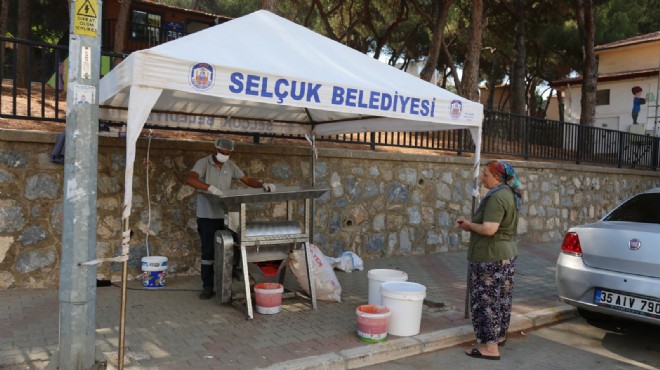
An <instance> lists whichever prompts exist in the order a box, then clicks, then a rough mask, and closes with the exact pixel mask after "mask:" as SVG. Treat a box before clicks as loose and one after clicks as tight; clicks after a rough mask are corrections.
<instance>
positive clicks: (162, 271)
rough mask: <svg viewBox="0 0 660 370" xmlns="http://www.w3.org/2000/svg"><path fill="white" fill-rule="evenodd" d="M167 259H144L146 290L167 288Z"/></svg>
mask: <svg viewBox="0 0 660 370" xmlns="http://www.w3.org/2000/svg"><path fill="white" fill-rule="evenodd" d="M166 270H167V257H161V256H153V257H142V285H143V286H144V287H145V288H161V287H164V286H165V278H166V277H167V271H166Z"/></svg>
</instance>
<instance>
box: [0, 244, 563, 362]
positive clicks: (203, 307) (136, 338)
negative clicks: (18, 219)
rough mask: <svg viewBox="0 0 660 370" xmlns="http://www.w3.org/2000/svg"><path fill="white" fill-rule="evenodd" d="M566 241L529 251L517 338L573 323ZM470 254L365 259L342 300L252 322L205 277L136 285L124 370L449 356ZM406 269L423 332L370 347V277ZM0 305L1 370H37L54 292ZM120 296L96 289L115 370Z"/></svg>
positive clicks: (515, 320) (53, 326)
mask: <svg viewBox="0 0 660 370" xmlns="http://www.w3.org/2000/svg"><path fill="white" fill-rule="evenodd" d="M559 245H560V243H558V242H557V243H543V244H522V245H521V246H520V252H521V254H520V257H519V259H518V262H517V270H516V280H515V287H514V305H513V316H512V323H511V331H521V330H527V329H530V328H533V327H537V326H540V325H545V324H549V323H552V322H555V321H558V320H563V319H566V318H569V317H573V316H574V315H575V311H574V309H573V308H572V307H570V306H566V305H564V304H562V303H561V302H560V301H559V299H558V298H557V294H556V289H555V282H554V271H555V261H556V258H557V255H558V253H559ZM465 255H466V253H465V252H452V253H441V254H434V255H425V256H409V257H391V258H383V259H378V260H367V261H365V269H364V271H355V272H352V273H346V272H342V271H336V274H337V278H338V279H339V281H340V283H341V286H342V302H341V303H337V302H327V301H318V309H317V310H312V309H311V308H310V304H309V302H308V301H306V300H303V299H298V298H291V299H285V300H284V302H283V305H282V309H283V311H282V312H280V313H279V314H275V315H260V314H256V313H255V317H254V319H253V320H249V321H248V320H246V318H245V313H244V312H243V311H241V310H239V309H237V308H236V307H232V306H218V305H217V304H216V303H215V300H209V301H200V300H199V299H198V298H197V295H198V291H197V290H198V289H199V287H200V280H199V276H194V277H171V278H170V279H169V280H168V286H167V287H164V288H161V289H152V290H147V289H143V288H141V287H140V284H139V282H138V281H132V282H130V284H129V291H128V300H127V324H126V350H125V353H126V356H125V368H126V369H254V368H268V369H314V368H318V369H346V368H357V367H361V366H367V365H372V364H376V363H379V362H384V361H388V360H392V359H397V358H401V357H406V356H411V355H416V354H420V353H423V352H428V351H433V350H436V349H440V348H446V347H449V346H453V345H456V344H460V343H464V342H468V341H471V340H473V339H474V334H473V333H472V326H471V322H470V320H469V319H464V313H463V307H464V299H465V279H466V269H467V262H466V260H465ZM374 268H387V269H400V270H403V271H405V272H406V273H407V274H408V281H412V282H417V283H420V284H423V285H425V286H426V288H427V294H426V301H425V304H424V307H423V311H422V322H421V333H420V334H418V335H416V336H412V337H396V336H392V335H388V339H387V341H386V342H383V343H379V344H367V343H365V342H363V341H361V340H360V339H358V337H357V334H356V323H357V320H356V314H355V309H356V307H357V306H359V305H361V304H366V302H367V299H368V278H367V271H368V270H370V269H374ZM1 297H2V299H0V368H2V369H40V368H44V367H46V365H47V364H48V363H49V361H50V359H51V357H52V356H53V354H54V353H55V352H56V351H57V349H58V325H59V319H58V315H59V313H58V310H59V298H58V292H57V291H56V290H9V291H5V292H2V295H1ZM119 306H120V289H119V288H118V287H116V286H111V287H103V288H97V310H96V323H97V325H96V345H97V351H98V352H99V353H98V354H97V357H99V358H100V359H103V360H104V361H107V366H108V368H110V369H111V368H116V366H117V344H118V331H119Z"/></svg>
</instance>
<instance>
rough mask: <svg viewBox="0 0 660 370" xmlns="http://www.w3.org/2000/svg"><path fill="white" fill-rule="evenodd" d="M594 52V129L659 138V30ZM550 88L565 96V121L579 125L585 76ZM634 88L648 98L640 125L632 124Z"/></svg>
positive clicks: (554, 84) (567, 80)
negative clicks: (596, 75) (595, 59)
mask: <svg viewBox="0 0 660 370" xmlns="http://www.w3.org/2000/svg"><path fill="white" fill-rule="evenodd" d="M595 52H596V55H597V56H598V58H599V64H598V85H597V86H598V87H597V92H596V101H597V103H596V104H597V105H596V119H595V126H596V127H601V128H606V129H612V130H618V131H626V132H633V133H637V134H646V135H652V136H660V121H659V120H660V117H658V95H659V93H660V91H659V81H660V31H658V32H654V33H650V34H646V35H641V36H636V37H632V38H629V39H625V40H620V41H616V42H611V43H609V44H604V45H599V46H596V48H595ZM550 86H551V87H553V88H554V89H556V90H557V93H558V94H562V97H563V103H564V118H565V121H566V122H572V123H579V122H580V110H581V109H580V108H581V105H580V100H581V96H582V93H581V91H582V76H578V77H575V78H568V79H563V80H558V81H553V82H552V83H551V84H550ZM635 86H639V87H641V88H642V89H643V92H642V97H643V98H644V99H646V104H644V105H642V106H641V111H640V113H639V117H638V119H637V122H638V123H639V124H638V125H633V119H632V115H631V112H632V108H633V94H632V92H631V90H632V88H633V87H635Z"/></svg>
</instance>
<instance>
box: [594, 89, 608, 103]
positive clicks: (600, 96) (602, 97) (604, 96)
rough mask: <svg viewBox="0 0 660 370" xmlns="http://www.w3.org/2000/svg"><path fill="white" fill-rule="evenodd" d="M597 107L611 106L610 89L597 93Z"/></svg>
mask: <svg viewBox="0 0 660 370" xmlns="http://www.w3.org/2000/svg"><path fill="white" fill-rule="evenodd" d="M596 105H610V89H606V90H597V91H596Z"/></svg>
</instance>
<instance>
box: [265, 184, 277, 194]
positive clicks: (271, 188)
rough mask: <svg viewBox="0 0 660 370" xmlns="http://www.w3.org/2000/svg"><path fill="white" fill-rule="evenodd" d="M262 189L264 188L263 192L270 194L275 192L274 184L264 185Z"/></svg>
mask: <svg viewBox="0 0 660 370" xmlns="http://www.w3.org/2000/svg"><path fill="white" fill-rule="evenodd" d="M263 187H264V190H266V191H267V192H269V193H272V192H274V191H275V184H268V183H264V185H263Z"/></svg>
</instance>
